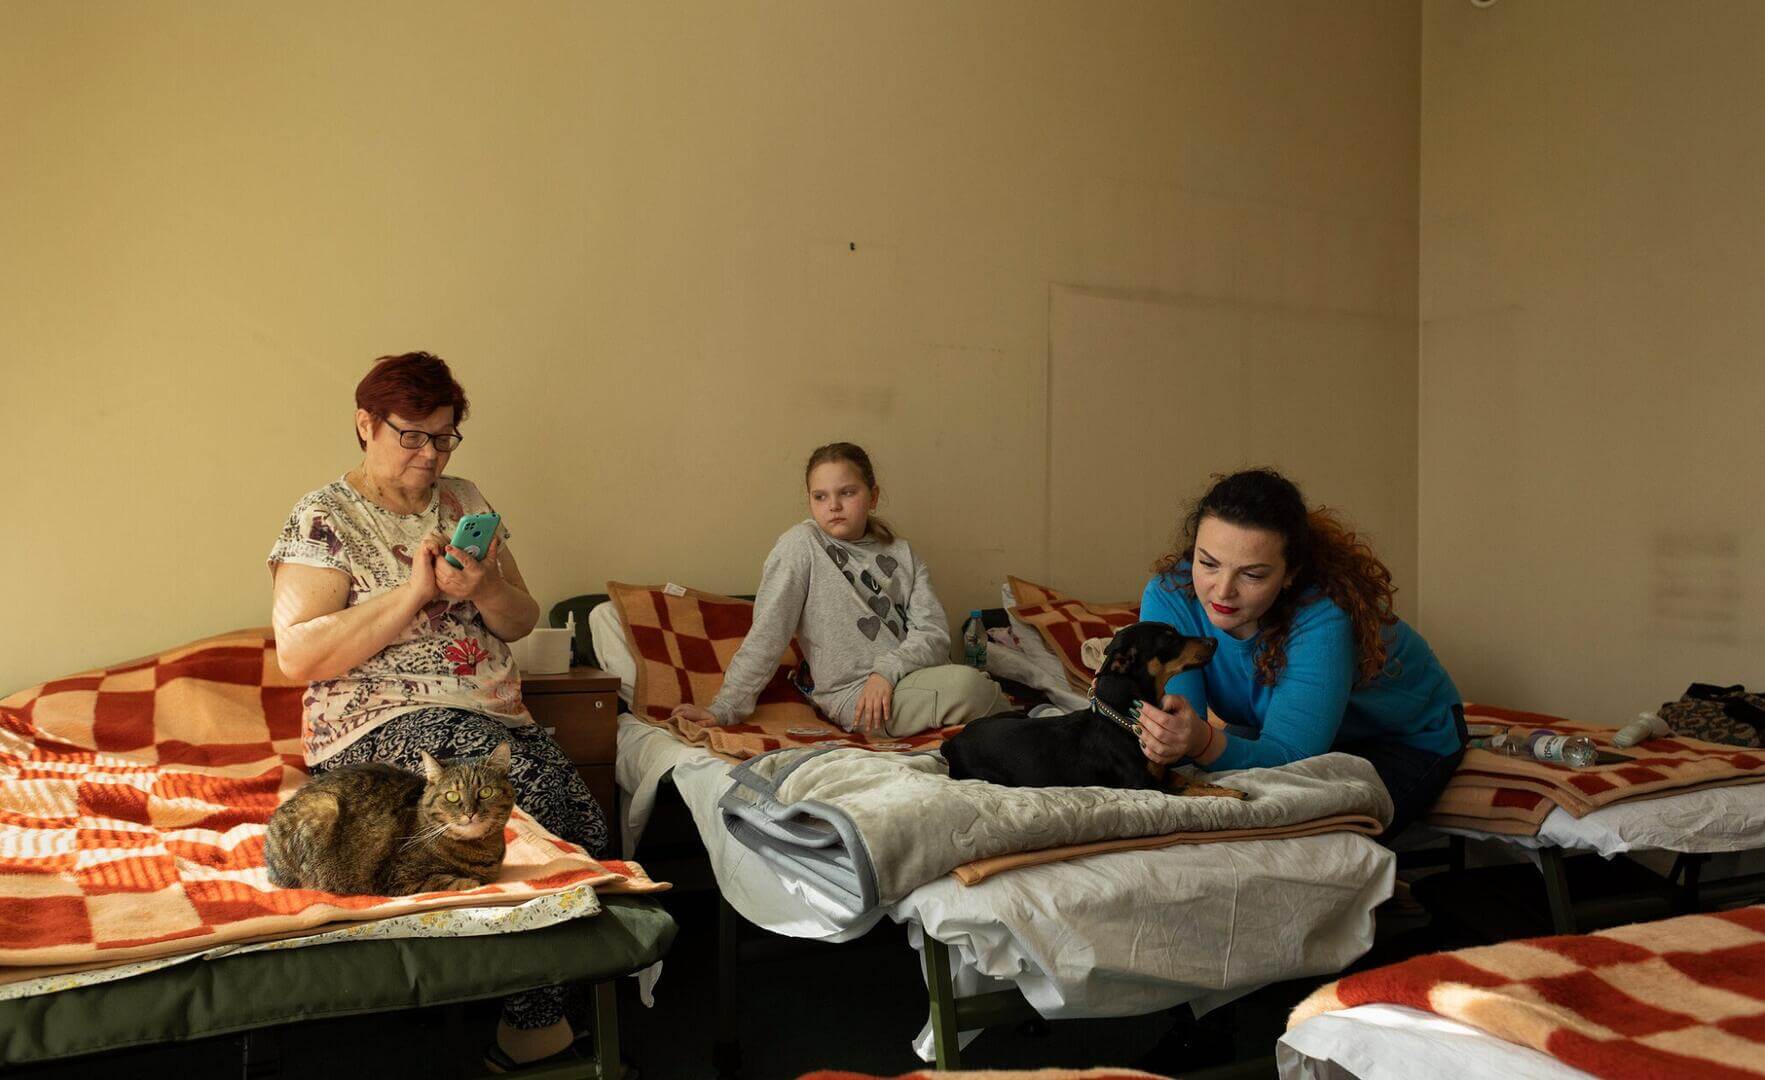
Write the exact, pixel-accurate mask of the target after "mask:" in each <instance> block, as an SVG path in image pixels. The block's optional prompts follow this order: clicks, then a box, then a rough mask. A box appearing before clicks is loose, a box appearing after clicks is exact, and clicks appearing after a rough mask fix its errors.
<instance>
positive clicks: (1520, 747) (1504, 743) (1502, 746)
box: [1468, 731, 1529, 757]
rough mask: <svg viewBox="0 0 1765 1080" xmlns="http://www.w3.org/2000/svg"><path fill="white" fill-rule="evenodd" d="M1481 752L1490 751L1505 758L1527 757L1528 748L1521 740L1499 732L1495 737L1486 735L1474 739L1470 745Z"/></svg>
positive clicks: (1504, 732)
mask: <svg viewBox="0 0 1765 1080" xmlns="http://www.w3.org/2000/svg"><path fill="white" fill-rule="evenodd" d="M1468 745H1470V746H1473V747H1475V748H1477V749H1479V750H1488V751H1490V752H1491V753H1495V754H1500V755H1502V756H1503V757H1527V756H1529V755H1528V754H1527V751H1526V747H1525V745H1524V744H1523V743H1521V742H1520V740H1519V739H1516V738H1514V736H1513V735H1512V734H1510V733H1508V732H1506V731H1498V732H1496V733H1495V734H1494V735H1485V736H1483V737H1481V738H1476V739H1472V740H1471V741H1470V743H1469V744H1468Z"/></svg>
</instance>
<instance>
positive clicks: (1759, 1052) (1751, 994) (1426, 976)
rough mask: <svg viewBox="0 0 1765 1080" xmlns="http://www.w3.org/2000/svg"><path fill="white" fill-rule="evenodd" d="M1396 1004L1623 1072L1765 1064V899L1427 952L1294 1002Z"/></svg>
mask: <svg viewBox="0 0 1765 1080" xmlns="http://www.w3.org/2000/svg"><path fill="white" fill-rule="evenodd" d="M1373 1003H1388V1004H1394V1005H1407V1006H1409V1007H1410V1008H1413V1009H1422V1010H1425V1011H1427V1012H1432V1013H1436V1014H1438V1015H1440V1016H1445V1017H1448V1018H1450V1019H1453V1020H1457V1021H1459V1022H1460V1023H1464V1024H1469V1025H1471V1026H1472V1027H1475V1028H1478V1029H1480V1030H1482V1031H1485V1032H1488V1033H1489V1034H1491V1035H1493V1036H1495V1037H1497V1038H1500V1039H1505V1040H1507V1041H1508V1042H1511V1043H1517V1044H1519V1045H1521V1046H1529V1047H1531V1048H1533V1049H1535V1050H1539V1051H1542V1052H1543V1053H1546V1054H1549V1055H1551V1056H1552V1057H1554V1058H1556V1059H1558V1060H1559V1061H1562V1062H1564V1063H1566V1064H1568V1065H1571V1066H1574V1067H1575V1068H1577V1069H1581V1070H1583V1071H1585V1072H1589V1073H1592V1074H1593V1075H1594V1076H1600V1077H1611V1078H1614V1080H1642V1078H1646V1077H1658V1078H1661V1080H1686V1078H1690V1077H1696V1078H1698V1080H1725V1078H1729V1077H1758V1076H1765V907H1750V908H1743V909H1741V910H1739V911H1725V912H1718V913H1715V914H1710V915H1687V916H1683V917H1681V918H1677V919H1666V920H1663V921H1660V922H1652V923H1639V924H1637V925H1635V926H1622V927H1618V928H1617V929H1614V930H1603V931H1601V932H1599V933H1597V934H1584V935H1576V936H1567V937H1546V938H1533V939H1532V940H1530V941H1510V942H1504V943H1503V944H1500V945H1490V946H1485V947H1482V948H1476V949H1460V950H1459V951H1457V952H1449V953H1437V954H1434V955H1431V956H1419V957H1416V958H1415V959H1413V960H1405V961H1403V962H1402V963H1398V964H1393V965H1391V966H1389V967H1382V968H1377V969H1375V970H1372V971H1366V972H1362V973H1360V974H1357V975H1350V976H1348V977H1347V978H1345V979H1340V980H1338V981H1336V982H1333V983H1331V984H1330V985H1328V986H1325V987H1323V988H1322V989H1319V990H1318V991H1316V992H1315V993H1313V994H1312V995H1311V996H1310V997H1309V998H1307V999H1306V1000H1305V1001H1303V1002H1301V1003H1300V1005H1299V1007H1298V1008H1296V1009H1294V1010H1293V1014H1292V1016H1291V1017H1290V1018H1289V1019H1288V1021H1287V1026H1288V1027H1289V1028H1291V1027H1293V1026H1295V1025H1297V1024H1299V1023H1301V1022H1303V1021H1304V1020H1306V1019H1308V1018H1310V1017H1312V1016H1316V1015H1318V1014H1319V1013H1324V1012H1330V1011H1333V1010H1337V1009H1347V1008H1352V1007H1353V1006H1356V1005H1368V1004H1373Z"/></svg>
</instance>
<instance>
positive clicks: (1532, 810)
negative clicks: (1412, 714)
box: [1428, 705, 1765, 836]
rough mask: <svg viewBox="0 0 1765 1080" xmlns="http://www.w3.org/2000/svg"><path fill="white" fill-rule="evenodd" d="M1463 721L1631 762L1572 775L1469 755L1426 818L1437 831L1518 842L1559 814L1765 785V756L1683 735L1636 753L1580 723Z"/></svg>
mask: <svg viewBox="0 0 1765 1080" xmlns="http://www.w3.org/2000/svg"><path fill="white" fill-rule="evenodd" d="M1465 719H1466V721H1468V722H1469V723H1473V724H1479V723H1481V724H1496V725H1499V726H1501V727H1504V728H1508V729H1509V730H1512V731H1517V732H1526V731H1530V730H1535V729H1537V728H1543V727H1548V728H1551V729H1552V730H1554V731H1560V732H1564V733H1566V734H1575V735H1585V736H1587V737H1588V738H1589V739H1592V740H1593V742H1594V743H1595V744H1596V745H1597V746H1598V747H1599V748H1600V749H1601V750H1612V751H1616V752H1617V753H1620V754H1623V755H1624V756H1626V757H1628V758H1630V759H1631V760H1629V761H1621V762H1614V763H1612V764H1609V765H1596V766H1594V767H1592V768H1588V769H1572V768H1569V767H1568V766H1566V765H1552V764H1549V763H1548V762H1542V761H1534V760H1532V759H1531V758H1512V757H1506V756H1503V755H1501V754H1497V753H1495V752H1493V751H1490V750H1481V749H1471V750H1467V751H1465V759H1464V761H1462V762H1461V763H1460V764H1459V767H1458V771H1457V772H1455V773H1454V774H1453V778H1452V780H1451V781H1450V782H1449V783H1448V784H1447V785H1446V790H1445V791H1443V792H1441V795H1440V798H1439V799H1438V800H1436V801H1435V803H1434V807H1433V809H1432V810H1431V811H1430V812H1429V814H1428V822H1429V823H1430V824H1434V825H1446V826H1454V827H1458V828H1465V829H1475V830H1478V831H1481V832H1489V833H1501V834H1505V835H1514V836H1536V835H1537V834H1538V829H1539V826H1540V825H1542V824H1543V823H1544V819H1545V818H1546V817H1547V816H1549V814H1550V812H1551V811H1552V810H1553V809H1555V808H1556V807H1559V806H1560V807H1562V808H1563V809H1564V810H1566V811H1568V812H1569V813H1570V814H1572V815H1574V816H1575V817H1585V816H1586V815H1588V814H1590V813H1592V812H1593V811H1595V810H1598V809H1599V808H1600V807H1602V806H1607V805H1610V804H1611V803H1615V802H1619V801H1621V800H1627V799H1658V798H1662V797H1665V796H1668V795H1677V794H1679V793H1681V792H1684V791H1692V790H1695V789H1698V788H1706V787H1724V786H1729V785H1734V784H1756V783H1760V782H1762V781H1765V752H1761V751H1758V750H1748V749H1745V748H1742V747H1736V746H1728V745H1725V744H1720V743H1706V742H1699V741H1698V740H1696V739H1686V738H1681V737H1679V736H1677V735H1674V736H1669V737H1667V738H1662V739H1650V740H1649V741H1647V742H1644V743H1639V744H1638V745H1636V746H1632V747H1627V748H1626V747H1618V746H1615V745H1613V743H1612V736H1613V735H1615V734H1617V733H1616V732H1615V731H1614V730H1612V729H1611V728H1602V727H1595V726H1594V725H1592V724H1581V723H1576V722H1575V721H1572V720H1565V719H1563V718H1562V717H1558V716H1546V715H1545V714H1543V713H1529V712H1520V711H1518V710H1515V709H1497V708H1494V707H1492V706H1488V705H1466V706H1465Z"/></svg>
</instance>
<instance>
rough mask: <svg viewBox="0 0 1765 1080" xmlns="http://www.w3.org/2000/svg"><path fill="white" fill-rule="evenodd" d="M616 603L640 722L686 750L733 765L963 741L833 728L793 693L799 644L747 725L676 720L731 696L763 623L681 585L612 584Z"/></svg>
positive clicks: (736, 603)
mask: <svg viewBox="0 0 1765 1080" xmlns="http://www.w3.org/2000/svg"><path fill="white" fill-rule="evenodd" d="M607 595H608V596H609V597H610V598H611V599H612V601H613V603H614V605H615V607H616V608H617V609H618V612H619V619H620V622H621V623H622V624H623V626H624V627H625V643H626V645H627V646H629V647H630V649H631V655H632V657H633V658H635V659H636V661H637V681H636V685H635V686H634V687H633V688H632V696H633V697H634V698H635V699H636V700H634V701H633V702H632V703H631V708H632V712H633V714H634V715H636V716H637V717H638V719H640V720H644V721H646V722H648V723H650V724H654V725H655V726H657V727H659V728H662V729H664V730H666V731H667V732H668V733H669V734H671V735H673V736H674V737H675V738H676V739H679V740H680V741H681V742H684V743H689V744H692V745H695V746H703V747H706V748H707V749H709V750H710V751H711V752H712V753H714V754H717V755H718V756H720V757H722V758H725V759H726V760H729V761H740V760H743V759H744V758H751V757H754V756H755V755H757V754H764V753H766V752H768V751H771V750H781V749H784V748H785V747H787V746H830V745H838V746H861V747H868V748H870V749H873V750H894V751H905V750H924V749H926V748H928V747H933V746H937V745H938V744H940V743H942V742H943V741H944V740H945V739H947V738H949V737H950V736H951V735H954V734H955V733H956V732H957V731H960V730H961V728H959V727H952V728H947V729H944V730H942V731H926V732H921V733H920V734H918V735H913V736H909V737H907V738H902V739H895V738H890V737H888V736H886V735H883V734H881V733H878V734H876V735H873V736H867V735H864V734H862V733H859V732H848V731H846V730H844V729H842V728H841V727H839V726H838V725H837V724H832V723H829V722H828V721H827V720H825V719H823V718H822V716H821V714H820V713H818V712H816V711H815V707H814V706H813V705H811V704H810V703H809V700H808V699H807V698H806V697H804V696H803V694H802V692H801V691H799V690H798V689H797V688H796V686H795V685H794V684H793V683H792V681H791V679H792V676H793V675H794V674H795V673H796V670H797V667H798V666H799V665H800V664H801V663H802V662H803V653H802V650H801V649H800V648H799V647H798V645H797V643H796V641H795V640H792V641H791V643H790V647H789V648H788V649H787V650H786V651H785V654H784V656H782V657H780V658H779V663H778V670H777V671H776V672H774V673H773V676H772V681H771V682H769V683H767V684H766V689H764V690H762V691H761V692H760V699H759V702H758V703H757V705H756V707H755V709H754V712H753V715H752V716H750V717H749V718H748V720H747V721H746V722H745V723H741V724H732V725H730V726H729V727H718V726H717V725H715V724H697V723H694V722H692V721H690V720H671V719H669V713H671V712H673V711H674V707H675V706H676V705H709V704H710V703H711V700H712V699H713V698H715V697H716V696H717V691H718V690H719V689H720V688H721V687H722V686H723V673H724V672H725V671H726V670H728V668H729V662H730V661H731V660H732V659H734V657H735V653H736V650H737V649H739V648H740V647H741V643H742V639H743V638H745V637H746V636H747V634H748V628H749V627H751V626H752V625H753V623H754V605H753V604H752V603H751V602H749V601H747V600H737V599H735V598H734V597H729V596H719V595H717V594H716V593H707V592H700V591H699V590H697V589H687V588H683V587H681V586H678V585H624V584H621V583H619V582H617V581H609V582H607Z"/></svg>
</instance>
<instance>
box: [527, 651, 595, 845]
mask: <svg viewBox="0 0 1765 1080" xmlns="http://www.w3.org/2000/svg"><path fill="white" fill-rule="evenodd" d="M521 698H522V700H524V701H525V702H526V703H527V711H528V712H530V713H532V714H533V719H534V720H535V721H536V722H538V724H539V726H540V727H546V728H551V729H553V730H552V737H553V738H555V739H557V740H558V745H559V746H561V747H563V748H564V753H566V754H568V755H569V756H570V760H571V761H572V762H574V763H575V765H576V771H577V772H578V773H580V774H581V776H582V779H583V780H584V781H585V782H586V783H587V784H588V790H590V791H592V792H594V797H595V801H596V802H598V803H600V804H601V812H602V813H604V814H606V815H607V824H608V826H609V827H611V828H612V829H613V830H614V833H615V843H616V842H617V832H618V825H617V822H618V820H619V814H618V807H617V806H616V805H615V800H614V792H615V791H616V789H617V787H618V784H617V782H616V781H615V780H614V779H613V761H614V759H615V757H616V756H617V751H616V747H617V741H618V740H617V736H618V730H619V679H618V676H615V675H609V674H607V673H606V672H604V671H602V670H600V669H599V668H590V667H579V668H571V669H570V670H569V671H568V672H567V673H565V674H563V675H523V676H521Z"/></svg>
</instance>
